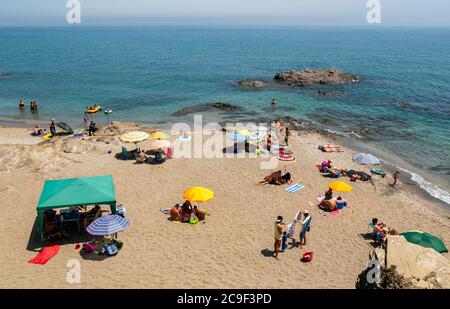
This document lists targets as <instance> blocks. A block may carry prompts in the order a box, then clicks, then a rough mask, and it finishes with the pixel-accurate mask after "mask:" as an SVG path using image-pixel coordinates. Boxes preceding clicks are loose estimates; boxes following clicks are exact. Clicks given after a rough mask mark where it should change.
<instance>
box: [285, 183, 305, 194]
mask: <svg viewBox="0 0 450 309" xmlns="http://www.w3.org/2000/svg"><path fill="white" fill-rule="evenodd" d="M304 187H305V186H304V185H301V184H298V183H296V184H293V185H292V186H290V187H288V188H286V190H284V191H286V192H289V193H294V192H297V191H298V190H301V189H303V188H304Z"/></svg>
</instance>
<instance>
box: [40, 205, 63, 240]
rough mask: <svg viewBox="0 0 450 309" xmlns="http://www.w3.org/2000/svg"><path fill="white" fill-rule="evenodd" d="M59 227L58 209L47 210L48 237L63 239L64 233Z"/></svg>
mask: <svg viewBox="0 0 450 309" xmlns="http://www.w3.org/2000/svg"><path fill="white" fill-rule="evenodd" d="M59 227H60V221H59V217H58V216H57V214H56V211H55V210H53V209H50V210H48V211H46V212H45V213H44V230H45V235H46V237H48V238H52V239H62V238H63V234H62V232H61V230H60V229H59Z"/></svg>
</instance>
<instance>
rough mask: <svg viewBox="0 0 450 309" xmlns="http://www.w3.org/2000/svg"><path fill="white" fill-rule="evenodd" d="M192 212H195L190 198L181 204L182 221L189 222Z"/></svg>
mask: <svg viewBox="0 0 450 309" xmlns="http://www.w3.org/2000/svg"><path fill="white" fill-rule="evenodd" d="M192 212H193V207H192V204H191V202H190V201H189V200H186V201H185V202H184V203H183V205H181V212H180V215H181V221H183V222H188V221H189V219H190V217H191V213H192Z"/></svg>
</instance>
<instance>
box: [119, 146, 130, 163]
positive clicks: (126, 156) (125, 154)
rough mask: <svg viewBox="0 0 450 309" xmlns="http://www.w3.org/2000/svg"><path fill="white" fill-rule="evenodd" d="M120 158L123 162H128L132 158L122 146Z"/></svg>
mask: <svg viewBox="0 0 450 309" xmlns="http://www.w3.org/2000/svg"><path fill="white" fill-rule="evenodd" d="M120 157H121V158H122V159H123V160H130V159H132V158H133V157H132V156H131V154H130V152H129V151H128V149H126V148H125V147H123V146H122V152H121V153H120Z"/></svg>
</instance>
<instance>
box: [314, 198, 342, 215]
mask: <svg viewBox="0 0 450 309" xmlns="http://www.w3.org/2000/svg"><path fill="white" fill-rule="evenodd" d="M319 208H320V209H322V210H324V211H329V212H332V211H335V210H337V209H338V208H337V203H336V201H335V200H334V199H330V200H325V199H324V200H322V201H321V202H320V204H319Z"/></svg>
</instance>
